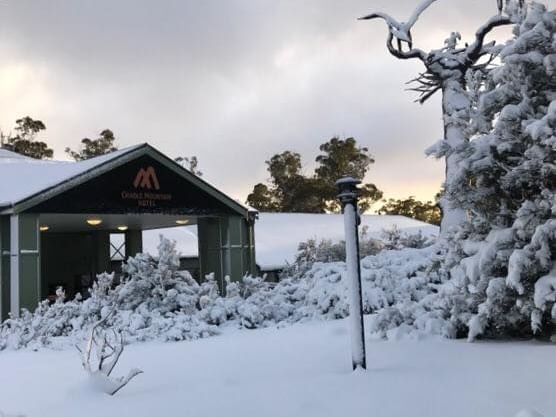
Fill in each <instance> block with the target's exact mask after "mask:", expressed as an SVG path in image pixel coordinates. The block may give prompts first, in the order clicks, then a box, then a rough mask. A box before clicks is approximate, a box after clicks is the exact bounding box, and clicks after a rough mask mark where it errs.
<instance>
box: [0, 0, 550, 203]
mask: <svg viewBox="0 0 556 417" xmlns="http://www.w3.org/2000/svg"><path fill="white" fill-rule="evenodd" d="M415 4H416V0H342V1H339V0H179V1H178V0H159V1H154V0H0V20H1V23H0V128H1V129H2V130H4V131H9V130H10V129H11V128H12V127H13V125H14V121H15V119H17V118H19V117H21V116H25V115H29V116H31V117H33V118H37V119H40V120H42V121H43V122H45V124H46V125H47V131H46V132H45V134H44V135H43V136H42V139H43V140H46V141H47V142H48V143H49V144H50V145H51V146H52V147H53V148H54V150H55V158H56V159H65V158H66V157H65V154H64V148H65V147H66V146H71V147H77V146H78V145H79V141H80V140H81V139H82V138H83V137H91V138H92V137H96V136H95V135H97V134H98V133H99V132H100V131H101V130H102V129H104V128H110V129H112V130H113V131H114V132H115V134H116V136H117V138H118V145H119V146H120V147H124V146H127V145H132V144H135V143H139V142H145V141H147V142H149V143H151V144H152V145H154V146H155V147H157V148H158V149H160V150H161V151H163V152H165V153H166V154H168V155H169V156H172V157H174V156H178V155H183V156H190V155H196V156H197V157H198V158H199V161H200V168H201V170H202V171H203V172H204V174H205V178H206V179H207V180H209V181H210V182H212V183H213V184H214V185H216V186H218V187H220V188H221V189H222V190H223V191H225V192H227V193H228V194H230V195H231V196H233V197H235V198H239V199H241V200H245V197H246V195H247V194H248V193H249V191H250V190H251V188H252V186H253V185H254V184H255V183H256V182H261V181H265V180H266V179H267V177H268V175H267V172H266V169H265V168H266V167H265V164H264V161H265V160H266V159H268V158H269V157H270V156H272V155H273V154H275V153H278V152H281V151H284V150H286V149H288V150H294V151H297V152H300V153H301V154H302V156H303V159H304V163H305V169H306V172H307V173H309V172H311V170H312V168H313V161H314V158H315V157H316V155H317V152H318V145H319V144H321V143H323V142H324V141H326V140H328V139H329V138H331V137H332V136H335V135H339V136H341V137H349V136H353V137H355V138H356V139H357V140H358V141H359V142H360V143H361V145H364V146H367V147H368V148H369V149H370V151H371V153H372V154H373V155H374V157H375V159H376V163H375V164H374V165H373V167H372V168H371V170H370V172H369V175H368V177H367V180H368V181H371V182H374V183H375V184H376V185H377V186H378V187H379V188H380V189H382V190H383V191H384V192H385V194H386V196H387V197H407V196H409V195H416V196H418V197H419V198H423V199H429V198H432V197H433V195H434V194H435V193H436V192H437V191H438V188H439V186H440V183H441V181H442V175H443V165H442V163H441V162H437V161H433V160H430V159H427V158H425V156H424V154H423V149H425V148H426V147H427V146H428V145H430V144H432V143H433V142H435V141H436V140H438V139H440V138H441V137H442V127H441V114H440V107H439V106H440V104H439V97H435V98H434V99H432V100H430V102H428V103H426V104H425V105H424V106H421V105H418V104H415V103H413V99H414V98H415V96H414V95H412V93H410V92H406V91H404V88H405V87H406V86H405V85H404V83H405V82H406V81H408V80H409V79H411V78H413V77H414V76H415V75H417V73H418V71H419V70H420V69H421V67H420V64H419V62H417V61H415V62H410V61H397V60H396V59H395V58H393V57H391V56H390V55H388V53H387V51H386V48H385V45H384V42H385V36H386V28H385V25H384V24H383V23H382V22H380V21H372V22H368V21H365V22H363V21H357V20H356V18H357V17H358V16H361V15H363V14H366V13H368V12H371V11H375V10H382V11H388V12H391V13H392V15H393V16H395V17H397V18H399V19H400V20H404V19H406V18H407V16H408V15H409V14H410V13H411V11H412V9H413V7H414V5H415ZM548 4H549V5H550V6H551V7H554V6H555V5H556V0H549V1H548ZM495 12H496V1H495V0H438V2H437V3H435V4H434V5H433V6H432V7H431V8H430V9H429V10H428V11H427V12H426V14H425V15H423V16H422V19H421V20H420V22H419V23H418V24H417V26H416V28H415V30H414V39H415V40H416V44H417V46H419V47H421V48H424V49H431V48H438V47H440V46H442V44H443V40H444V39H445V38H446V37H447V35H449V33H450V32H451V31H454V30H457V31H460V32H461V33H462V34H463V36H464V40H465V39H470V35H471V34H472V33H473V32H474V29H475V28H476V27H477V25H478V24H480V23H481V22H482V21H483V20H485V19H486V18H488V17H489V16H490V15H491V14H493V13H495ZM499 37H500V38H502V37H504V35H503V34H499Z"/></svg>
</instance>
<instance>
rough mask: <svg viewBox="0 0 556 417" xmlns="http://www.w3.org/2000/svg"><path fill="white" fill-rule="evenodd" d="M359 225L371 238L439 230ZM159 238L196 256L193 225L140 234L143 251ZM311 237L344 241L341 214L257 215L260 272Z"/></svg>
mask: <svg viewBox="0 0 556 417" xmlns="http://www.w3.org/2000/svg"><path fill="white" fill-rule="evenodd" d="M361 226H363V227H365V226H366V227H367V232H368V234H369V235H371V236H378V235H380V233H381V232H382V230H383V229H387V228H390V227H393V226H397V227H398V228H399V229H400V230H402V231H404V232H410V233H417V232H418V231H421V232H422V233H423V234H424V235H425V236H436V235H438V231H439V228H438V227H437V226H433V225H431V224H428V223H424V222H421V221H418V220H414V219H410V218H408V217H405V216H387V215H385V216H379V215H367V214H366V215H362V216H361ZM159 235H164V236H165V237H167V238H169V239H172V240H175V241H176V242H177V249H178V250H179V251H180V252H181V253H182V255H183V256H197V253H198V248H197V228H196V226H185V227H173V228H170V229H158V230H149V231H144V232H143V248H144V250H145V251H146V252H149V253H152V254H156V253H157V250H156V248H157V245H158V242H159V237H158V236H159ZM311 238H315V239H317V240H321V239H329V240H332V241H335V242H339V241H341V240H343V238H344V223H343V216H342V215H340V214H306V213H260V214H259V220H257V221H256V222H255V244H256V247H255V254H256V259H257V265H259V267H260V268H261V269H262V270H273V269H280V268H283V267H284V266H286V265H287V264H288V263H292V262H293V261H294V260H295V255H296V253H297V246H298V244H299V243H300V242H304V241H307V240H309V239H311Z"/></svg>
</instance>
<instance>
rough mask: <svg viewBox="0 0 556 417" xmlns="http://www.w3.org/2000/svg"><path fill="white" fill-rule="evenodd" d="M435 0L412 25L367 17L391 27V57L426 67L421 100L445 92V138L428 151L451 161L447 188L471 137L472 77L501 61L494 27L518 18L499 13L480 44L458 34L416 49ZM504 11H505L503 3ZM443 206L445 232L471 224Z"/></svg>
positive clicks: (458, 210)
mask: <svg viewBox="0 0 556 417" xmlns="http://www.w3.org/2000/svg"><path fill="white" fill-rule="evenodd" d="M435 1H436V0H422V1H421V2H420V3H419V4H418V6H417V7H416V9H415V11H414V12H413V14H412V15H411V16H410V18H409V19H408V20H407V21H406V22H399V21H397V20H396V19H394V18H393V17H391V16H389V15H387V14H385V13H372V14H369V15H367V16H364V17H362V18H361V19H363V20H370V19H383V20H384V21H385V22H386V24H387V26H388V38H387V42H386V45H387V47H388V51H389V52H390V54H392V55H393V56H394V57H396V58H398V59H404V60H405V59H418V60H420V61H421V62H422V63H423V65H424V66H425V72H423V73H422V74H420V76H419V77H418V78H416V79H415V80H414V81H415V82H416V83H417V84H418V86H417V87H416V88H414V90H415V91H417V92H418V93H420V98H419V100H418V101H419V102H421V103H423V102H425V101H426V100H427V99H429V98H430V97H431V96H432V95H433V94H435V93H436V92H437V91H441V92H442V114H443V121H444V139H443V140H442V141H440V142H439V143H437V144H436V145H434V146H433V147H431V148H430V149H429V150H428V153H429V154H431V155H435V156H436V157H445V159H446V180H445V183H446V187H447V188H451V183H452V181H453V178H454V176H455V175H456V172H457V170H458V165H459V158H458V155H457V151H458V150H459V149H460V148H461V147H462V146H465V145H466V143H467V141H468V139H469V136H468V133H467V127H468V124H469V120H470V116H471V102H470V97H469V91H468V86H467V80H466V75H467V73H468V72H469V71H470V70H471V71H477V70H484V69H485V68H487V67H488V65H489V63H490V62H491V61H492V60H493V59H495V58H496V56H497V55H498V52H499V50H500V49H499V47H498V46H496V45H495V43H494V42H490V43H485V38H486V36H487V35H488V34H489V33H490V32H491V31H492V30H493V29H494V28H496V27H499V26H503V25H509V24H511V23H512V16H510V15H503V14H502V13H499V14H497V15H495V16H493V17H491V18H490V19H488V20H487V21H486V22H485V24H484V25H483V26H481V27H479V28H478V29H477V31H476V33H475V39H474V41H473V42H471V43H469V44H465V45H464V46H461V45H460V44H459V41H460V40H461V35H460V34H459V33H458V32H453V33H452V34H451V35H450V37H449V38H448V39H446V40H445V42H444V46H443V47H442V48H440V49H435V50H432V51H430V52H425V51H423V50H421V49H419V48H416V47H414V45H413V38H412V35H411V29H412V28H413V26H414V25H415V24H416V23H417V20H418V19H419V16H420V15H421V14H422V13H423V12H424V11H425V10H426V9H427V8H428V7H429V6H431V5H432V3H434V2H435ZM500 1H501V0H499V2H500ZM498 7H499V11H500V10H501V5H500V3H499V5H498ZM394 41H395V44H394ZM440 205H441V207H442V211H443V217H442V223H441V230H442V232H443V234H444V233H447V232H448V231H449V229H451V228H452V227H455V226H458V225H461V224H462V223H464V222H465V220H466V213H465V210H464V209H463V208H462V207H459V206H457V205H455V204H454V202H453V201H450V200H449V199H447V198H446V197H442V198H441V199H440Z"/></svg>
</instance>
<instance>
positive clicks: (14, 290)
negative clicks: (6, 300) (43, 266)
mask: <svg viewBox="0 0 556 417" xmlns="http://www.w3.org/2000/svg"><path fill="white" fill-rule="evenodd" d="M19 256H20V255H19V216H18V215H17V214H13V215H12V216H11V217H10V312H11V313H12V317H19V309H20V306H19V300H20V297H19Z"/></svg>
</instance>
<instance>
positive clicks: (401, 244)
mask: <svg viewBox="0 0 556 417" xmlns="http://www.w3.org/2000/svg"><path fill="white" fill-rule="evenodd" d="M380 240H381V242H382V247H383V249H387V250H390V249H403V248H416V249H420V248H425V247H427V246H430V245H432V244H433V243H434V241H435V239H434V238H433V237H430V236H429V237H427V236H424V235H423V233H422V232H421V230H419V231H418V232H417V233H407V232H403V231H402V230H400V228H399V227H398V226H396V225H393V226H392V227H390V228H387V229H383V230H382V233H381V239H380Z"/></svg>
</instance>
